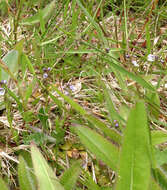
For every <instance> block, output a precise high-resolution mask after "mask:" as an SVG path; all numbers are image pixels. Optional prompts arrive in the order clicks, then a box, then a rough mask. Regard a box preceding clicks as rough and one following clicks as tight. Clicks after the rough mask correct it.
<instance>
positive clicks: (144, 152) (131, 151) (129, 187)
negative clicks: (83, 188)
mask: <svg viewBox="0 0 167 190" xmlns="http://www.w3.org/2000/svg"><path fill="white" fill-rule="evenodd" d="M150 151H151V148H150V140H149V130H148V126H147V114H146V109H145V106H144V102H142V101H141V102H138V103H137V104H136V106H135V108H133V109H132V110H131V112H130V115H129V118H128V121H127V126H126V129H125V134H124V138H123V143H122V150H121V153H120V165H119V167H120V168H119V172H118V181H117V184H116V188H115V189H116V190H122V189H124V190H141V189H142V190H148V187H149V184H150V172H151V163H150V157H151V154H150V153H151V152H150Z"/></svg>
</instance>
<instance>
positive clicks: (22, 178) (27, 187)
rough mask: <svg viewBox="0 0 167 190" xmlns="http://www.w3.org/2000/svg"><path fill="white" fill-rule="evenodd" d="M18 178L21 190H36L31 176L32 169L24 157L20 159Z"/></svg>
mask: <svg viewBox="0 0 167 190" xmlns="http://www.w3.org/2000/svg"><path fill="white" fill-rule="evenodd" d="M18 178H19V185H20V189H21V190H35V189H36V188H35V184H34V181H33V179H32V177H31V174H30V168H28V165H27V163H26V161H25V160H24V158H23V157H20V159H19V166H18Z"/></svg>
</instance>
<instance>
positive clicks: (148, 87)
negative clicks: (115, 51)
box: [104, 58, 155, 92]
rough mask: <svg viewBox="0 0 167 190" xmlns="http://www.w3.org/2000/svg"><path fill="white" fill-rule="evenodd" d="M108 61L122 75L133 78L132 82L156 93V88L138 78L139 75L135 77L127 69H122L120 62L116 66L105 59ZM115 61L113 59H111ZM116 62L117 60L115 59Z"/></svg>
mask: <svg viewBox="0 0 167 190" xmlns="http://www.w3.org/2000/svg"><path fill="white" fill-rule="evenodd" d="M104 59H105V60H106V61H108V63H109V64H110V66H111V67H112V68H114V69H115V70H117V71H119V72H120V73H122V74H124V75H126V76H128V77H129V78H131V79H132V80H134V81H136V82H137V83H139V84H140V85H141V86H142V87H144V88H146V89H149V90H151V91H154V92H155V89H154V87H153V86H152V85H151V84H149V83H148V82H146V81H145V80H144V79H143V78H142V77H141V76H138V75H135V74H133V73H131V72H129V71H127V70H126V69H124V68H123V67H121V66H120V65H118V64H120V62H118V61H117V62H118V64H115V63H113V61H111V60H110V59H106V58H104ZM111 59H113V58H111ZM114 60H115V59H114Z"/></svg>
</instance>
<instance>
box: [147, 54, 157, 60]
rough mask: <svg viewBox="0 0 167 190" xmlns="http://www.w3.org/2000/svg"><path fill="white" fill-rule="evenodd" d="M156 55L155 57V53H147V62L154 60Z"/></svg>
mask: <svg viewBox="0 0 167 190" xmlns="http://www.w3.org/2000/svg"><path fill="white" fill-rule="evenodd" d="M156 57H157V56H156V55H153V54H149V55H148V56H147V61H149V62H154V61H155V60H156V59H157V58H156Z"/></svg>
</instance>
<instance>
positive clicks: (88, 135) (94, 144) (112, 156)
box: [74, 126, 118, 170]
mask: <svg viewBox="0 0 167 190" xmlns="http://www.w3.org/2000/svg"><path fill="white" fill-rule="evenodd" d="M74 131H75V132H76V133H77V134H78V136H79V138H80V140H81V142H82V143H83V144H84V145H85V146H86V148H88V149H89V150H90V151H91V152H92V153H93V154H95V155H96V157H97V158H98V159H100V160H102V161H103V162H104V163H105V164H107V166H109V167H110V168H112V169H113V170H116V168H117V161H118V148H117V147H116V146H115V145H113V144H112V143H111V142H109V141H108V140H106V139H105V138H104V137H103V136H101V135H99V134H98V133H97V132H95V131H93V130H91V129H88V128H85V127H79V126H78V127H74Z"/></svg>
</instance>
